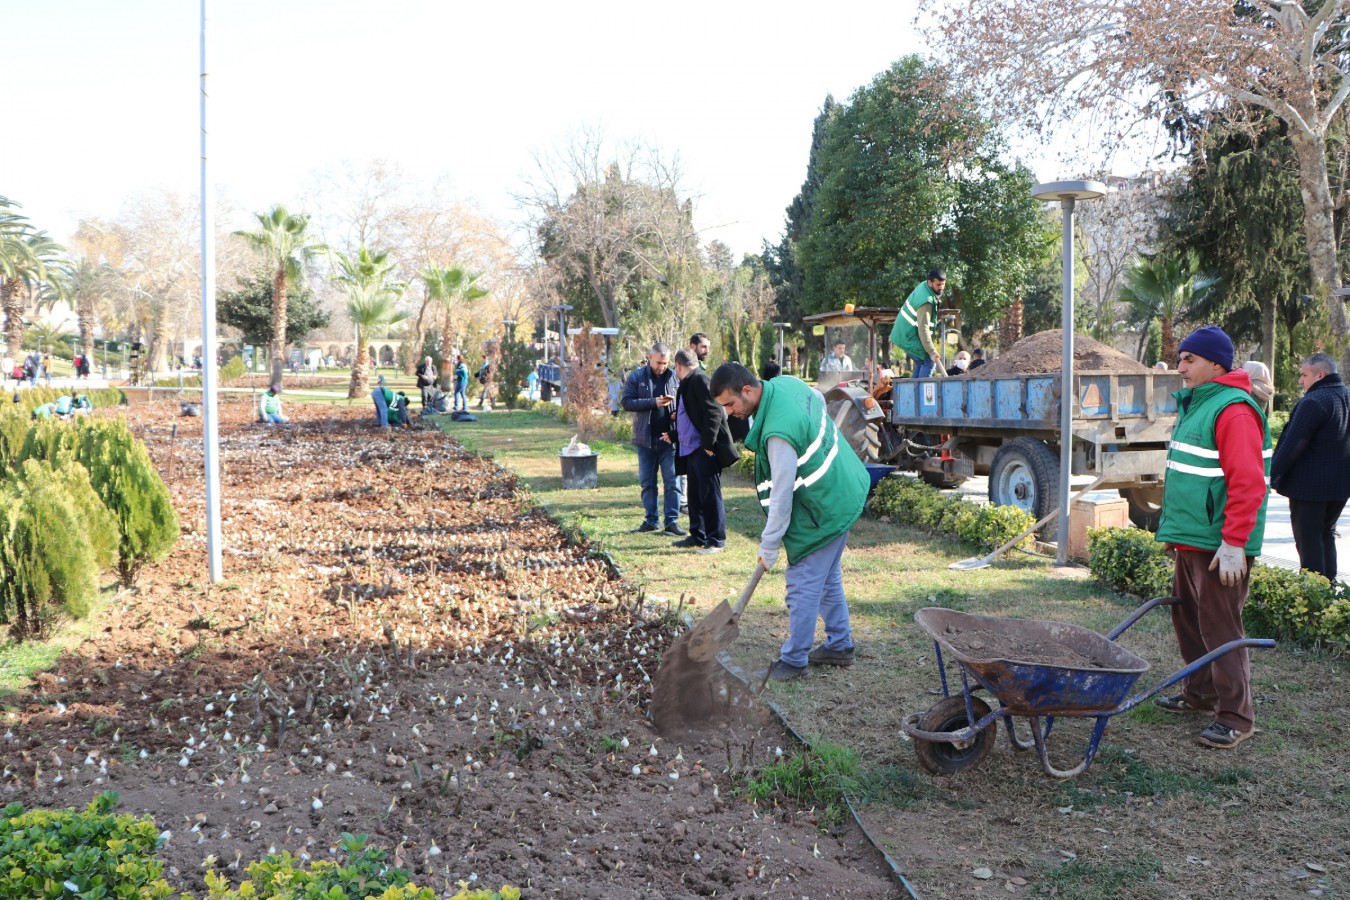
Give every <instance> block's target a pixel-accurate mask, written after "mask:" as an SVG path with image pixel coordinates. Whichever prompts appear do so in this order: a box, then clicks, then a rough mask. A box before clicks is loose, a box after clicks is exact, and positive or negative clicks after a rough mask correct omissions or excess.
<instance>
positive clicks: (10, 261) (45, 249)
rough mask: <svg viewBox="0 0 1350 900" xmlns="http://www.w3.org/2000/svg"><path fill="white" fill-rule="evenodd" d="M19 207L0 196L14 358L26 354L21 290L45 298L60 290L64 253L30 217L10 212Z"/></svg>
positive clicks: (0, 258) (1, 271)
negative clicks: (60, 272) (29, 221)
mask: <svg viewBox="0 0 1350 900" xmlns="http://www.w3.org/2000/svg"><path fill="white" fill-rule="evenodd" d="M17 207H18V204H17V203H14V202H12V201H10V200H7V199H5V198H4V197H0V311H3V312H4V315H5V352H6V353H7V354H8V355H9V356H10V357H12V358H17V357H19V356H20V355H22V353H23V330H24V326H25V322H24V319H23V313H24V296H23V294H21V293H20V291H21V289H26V290H27V292H28V293H30V294H37V295H38V296H39V298H41V296H43V294H44V293H45V292H50V291H56V290H59V284H58V283H57V282H56V281H54V279H55V277H56V276H55V272H56V271H57V268H58V266H59V265H60V263H61V262H62V259H61V255H62V253H63V248H62V247H61V245H60V244H58V243H56V242H55V241H53V240H52V239H51V238H50V237H48V236H47V233H46V232H45V231H34V230H33V229H32V227H31V226H30V225H29V224H28V219H27V218H26V217H24V216H21V215H19V214H18V213H14V212H10V210H12V209H16V208H17Z"/></svg>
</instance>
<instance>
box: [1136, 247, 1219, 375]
mask: <svg viewBox="0 0 1350 900" xmlns="http://www.w3.org/2000/svg"><path fill="white" fill-rule="evenodd" d="M1199 269H1200V257H1199V256H1198V255H1197V254H1196V253H1195V251H1194V250H1188V251H1186V252H1185V253H1177V252H1175V251H1170V252H1160V253H1155V254H1154V255H1152V256H1141V257H1139V258H1138V259H1136V260H1135V261H1134V262H1133V263H1131V264H1130V267H1129V268H1128V269H1126V271H1125V284H1124V285H1123V286H1122V287H1121V290H1120V299H1121V300H1122V301H1124V302H1125V303H1126V304H1127V305H1128V306H1129V309H1130V324H1132V325H1141V326H1143V331H1144V337H1142V338H1141V339H1140V349H1139V352H1138V354H1137V356H1138V357H1139V358H1140V359H1142V358H1143V346H1144V342H1145V341H1147V339H1148V337H1147V335H1148V326H1149V324H1150V323H1151V322H1152V321H1153V320H1154V319H1158V320H1159V324H1160V325H1161V326H1162V359H1163V360H1164V361H1166V362H1168V363H1169V364H1175V363H1176V358H1177V336H1176V330H1175V325H1176V323H1177V321H1178V320H1179V319H1182V318H1185V317H1186V315H1187V314H1188V313H1189V312H1190V311H1191V310H1192V309H1193V308H1194V306H1195V304H1196V303H1198V302H1200V301H1201V300H1204V299H1205V297H1206V296H1207V295H1208V294H1209V292H1210V290H1211V289H1213V287H1214V285H1216V284H1218V282H1219V279H1218V278H1217V277H1215V276H1212V275H1202V274H1200V272H1199Z"/></svg>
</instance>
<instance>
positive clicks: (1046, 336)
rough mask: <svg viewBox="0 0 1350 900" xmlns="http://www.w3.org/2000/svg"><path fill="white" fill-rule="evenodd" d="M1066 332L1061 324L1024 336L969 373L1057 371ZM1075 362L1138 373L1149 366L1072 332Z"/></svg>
mask: <svg viewBox="0 0 1350 900" xmlns="http://www.w3.org/2000/svg"><path fill="white" fill-rule="evenodd" d="M1063 344H1064V332H1063V331H1062V330H1060V329H1058V328H1055V329H1052V330H1051V331H1042V332H1038V333H1037V334H1033V335H1029V336H1028V337H1024V338H1022V340H1020V341H1018V342H1017V343H1016V344H1014V345H1013V347H1012V349H1011V350H1009V351H1007V352H1006V353H1002V354H1000V355H999V356H998V358H997V359H993V360H990V361H989V362H988V363H986V364H985V365H983V366H980V367H979V368H978V369H976V370H975V371H974V372H971V373H970V377H971V378H1006V377H1009V376H1012V375H1043V374H1047V373H1049V372H1058V371H1059V370H1060V362H1061V361H1062V360H1063V354H1064V347H1063ZM1073 365H1074V369H1075V370H1076V371H1080V372H1095V371H1105V372H1118V373H1120V374H1122V375H1124V374H1131V375H1133V374H1138V373H1141V372H1147V371H1148V370H1149V369H1148V366H1146V365H1144V364H1143V363H1141V362H1138V361H1136V360H1135V359H1134V358H1133V357H1131V356H1128V355H1126V354H1124V353H1121V352H1120V351H1119V350H1117V349H1115V348H1114V347H1109V346H1107V345H1106V344H1103V343H1102V342H1101V341H1098V340H1093V339H1092V338H1090V337H1088V336H1087V335H1085V334H1075V335H1074V336H1073Z"/></svg>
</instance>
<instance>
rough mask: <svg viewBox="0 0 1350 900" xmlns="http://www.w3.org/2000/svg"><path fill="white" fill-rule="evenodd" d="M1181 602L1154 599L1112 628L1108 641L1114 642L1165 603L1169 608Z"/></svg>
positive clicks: (1165, 598)
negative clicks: (1151, 611) (1150, 611)
mask: <svg viewBox="0 0 1350 900" xmlns="http://www.w3.org/2000/svg"><path fill="white" fill-rule="evenodd" d="M1180 602H1181V598H1180V597H1154V598H1153V599H1152V600H1149V601H1148V602H1147V603H1145V604H1144V605H1143V606H1141V607H1139V608H1138V609H1136V610H1135V611H1134V612H1132V613H1130V614H1129V615H1128V616H1126V617H1125V621H1124V622H1121V623H1120V624H1119V625H1117V626H1116V627H1115V628H1112V629H1111V633H1110V634H1108V635H1106V639H1107V640H1108V641H1114V640H1115V639H1116V638H1118V637H1120V636H1121V635H1122V634H1124V633H1125V630H1126V629H1128V628H1129V627H1130V626H1131V625H1133V624H1134V623H1135V622H1138V621H1139V620H1140V619H1142V618H1143V617H1144V616H1146V615H1148V612H1149V610H1151V609H1153V608H1154V607H1157V606H1161V605H1162V604H1164V603H1166V604H1167V605H1168V606H1176V605H1177V604H1178V603H1180Z"/></svg>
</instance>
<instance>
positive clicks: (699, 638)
mask: <svg viewBox="0 0 1350 900" xmlns="http://www.w3.org/2000/svg"><path fill="white" fill-rule="evenodd" d="M739 634H740V627H739V625H737V623H736V615H735V614H734V613H733V612H732V611H731V605H730V604H729V603H727V602H726V601H725V600H723V601H722V602H721V603H719V604H717V606H716V607H715V608H714V609H713V611H712V612H710V613H708V615H707V616H705V617H704V618H703V620H702V621H701V622H699V623H698V624H697V625H695V626H694V627H693V628H692V629H691V630H690V631H689V635H688V640H687V641H686V643H685V646H686V647H687V648H688V650H689V658H690V659H692V660H694V661H695V662H706V661H707V660H710V659H712V658H713V657H714V656H716V655H717V654H718V653H720V652H721V651H722V650H724V649H725V648H727V647H728V646H730V645H731V643H732V642H733V641H735V640H736V637H737V635H739Z"/></svg>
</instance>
